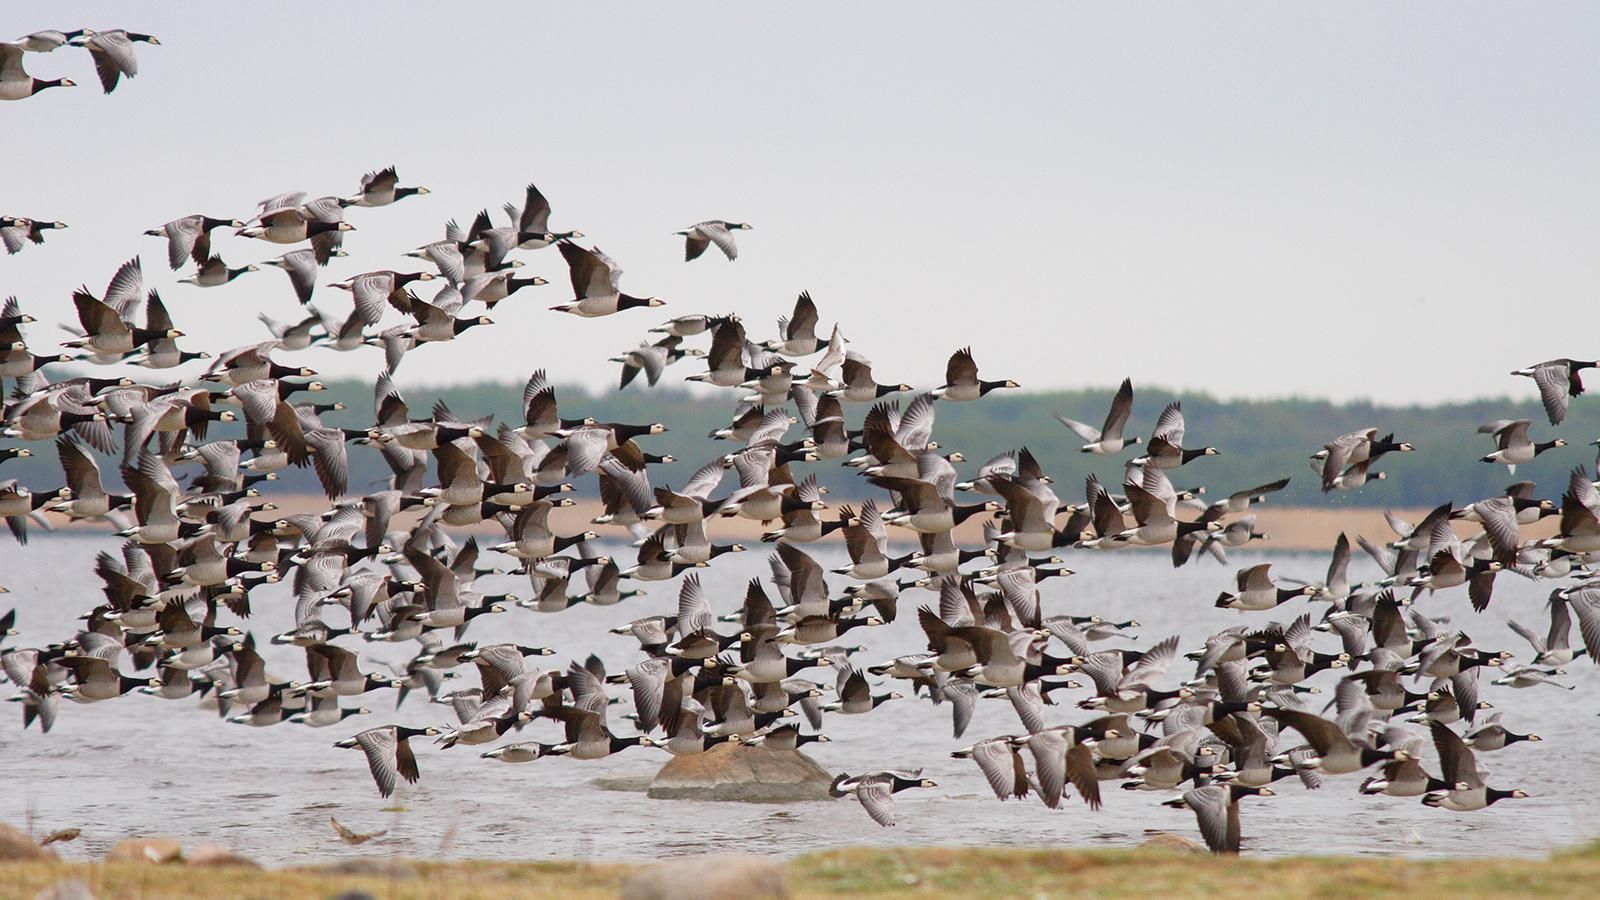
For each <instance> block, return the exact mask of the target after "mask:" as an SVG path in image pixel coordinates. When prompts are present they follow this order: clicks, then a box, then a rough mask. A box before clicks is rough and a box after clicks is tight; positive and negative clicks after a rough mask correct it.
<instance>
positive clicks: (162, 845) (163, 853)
mask: <svg viewBox="0 0 1600 900" xmlns="http://www.w3.org/2000/svg"><path fill="white" fill-rule="evenodd" d="M182 859H183V844H181V843H179V842H178V841H177V840H176V839H175V838H166V837H152V838H124V839H123V840H120V841H118V842H117V845H116V846H115V847H112V848H111V850H110V852H108V853H106V862H108V863H135V862H136V863H154V864H156V865H164V864H166V863H171V862H180V861H182Z"/></svg>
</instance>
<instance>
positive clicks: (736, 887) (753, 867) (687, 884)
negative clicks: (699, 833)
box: [622, 760, 815, 900]
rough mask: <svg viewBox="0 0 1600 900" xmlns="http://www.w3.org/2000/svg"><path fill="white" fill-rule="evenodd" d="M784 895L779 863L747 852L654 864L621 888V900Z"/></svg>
mask: <svg viewBox="0 0 1600 900" xmlns="http://www.w3.org/2000/svg"><path fill="white" fill-rule="evenodd" d="M808 761H809V760H808ZM813 765H815V763H813ZM788 896H789V886H788V885H787V884H786V883H785V882H784V879H783V864H782V863H779V862H778V861H777V860H773V859H768V858H766V857H764V856H752V855H750V854H747V853H709V854H706V855H705V856H687V857H684V858H683V859H673V860H668V861H666V862H659V863H654V864H652V865H648V866H645V867H644V868H642V869H640V870H639V871H637V872H636V873H634V875H633V877H631V878H629V879H628V883H627V884H626V885H624V886H623V888H622V900H746V898H749V900H765V898H784V897H788Z"/></svg>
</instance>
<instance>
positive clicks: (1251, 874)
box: [0, 843, 1600, 898]
mask: <svg viewBox="0 0 1600 900" xmlns="http://www.w3.org/2000/svg"><path fill="white" fill-rule="evenodd" d="M401 865H402V866H409V864H401ZM632 870H633V867H631V866H627V865H583V864H578V863H562V862H546V863H499V862H460V863H443V864H427V863H421V864H416V865H414V866H409V871H405V872H404V873H403V874H401V875H398V876H395V877H385V876H383V875H336V874H330V873H328V872H324V871H318V870H316V869H310V868H289V869H277V870H266V871H261V870H253V869H239V868H204V869H195V868H186V867H183V866H164V867H154V866H143V865H132V864H125V865H115V866H110V865H104V864H99V863H48V864H46V863H27V864H9V865H0V897H3V898H9V897H32V896H34V895H35V894H37V893H38V892H39V891H41V890H43V889H45V888H47V887H49V886H51V885H54V884H57V883H60V882H62V881H67V880H78V881H82V882H83V883H84V884H86V885H87V886H88V887H89V888H90V890H91V891H93V892H94V894H95V895H96V896H97V897H103V898H111V897H129V898H145V897H162V898H167V897H172V898H210V897H273V898H293V897H329V896H332V895H334V894H336V893H339V892H341V891H351V890H360V891H365V892H368V893H370V894H371V895H372V896H374V897H393V898H511V897H530V896H538V897H563V898H565V897H572V898H591V897H595V898H598V897H615V896H617V894H618V893H619V891H620V890H621V887H622V885H623V883H624V882H625V881H626V880H627V876H628V875H629V873H630V872H631V871H632ZM788 877H789V885H790V888H791V889H792V891H793V892H794V894H795V896H797V897H902V896H914V897H970V896H985V897H1064V896H1068V895H1082V894H1088V895H1092V896H1103V897H1124V896H1130V897H1131V896H1173V897H1192V896H1206V895H1209V896H1218V895H1226V894H1228V893H1236V894H1242V893H1244V892H1250V893H1258V892H1261V891H1262V890H1263V888H1267V889H1269V890H1270V891H1271V893H1273V894H1276V895H1280V896H1304V897H1349V896H1367V897H1374V896H1376V897H1381V896H1401V895H1407V896H1413V897H1414V896H1455V897H1467V896H1490V895H1498V896H1519V897H1524V896H1544V897H1576V896H1592V894H1591V893H1590V892H1589V891H1588V890H1587V887H1588V886H1590V885H1593V884H1594V883H1596V880H1597V879H1600V843H1596V844H1591V845H1589V846H1587V847H1584V848H1580V849H1577V850H1573V851H1568V852H1563V853H1558V854H1556V855H1555V856H1553V857H1551V858H1550V859H1547V860H1503V859H1483V860H1437V861H1413V860H1404V859H1364V858H1363V859H1358V858H1344V857H1302V858H1288V859H1272V860H1265V859H1251V858H1248V857H1247V858H1244V859H1221V858H1215V857H1211V856H1206V855H1197V854H1185V853H1176V852H1170V851H1157V850H1100V851H1094V850H1044V849H1039V850H999V849H955V848H938V847H932V848H921V849H904V850H901V849H895V850H889V849H870V848H863V849H848V850H831V851H826V852H822V853H813V854H808V855H805V856H801V857H799V858H797V859H795V860H793V861H791V862H790V863H789V865H788Z"/></svg>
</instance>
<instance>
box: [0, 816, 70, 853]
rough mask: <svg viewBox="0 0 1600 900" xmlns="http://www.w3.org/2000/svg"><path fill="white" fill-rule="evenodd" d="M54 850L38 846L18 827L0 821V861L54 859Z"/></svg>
mask: <svg viewBox="0 0 1600 900" xmlns="http://www.w3.org/2000/svg"><path fill="white" fill-rule="evenodd" d="M55 858H56V853H55V851H54V850H46V849H45V848H43V847H41V846H39V845H38V844H37V843H36V842H35V841H34V839H33V838H31V837H28V833H27V832H25V831H23V830H22V829H20V828H16V827H14V826H11V825H6V824H3V823H0V862H27V861H28V860H36V859H55Z"/></svg>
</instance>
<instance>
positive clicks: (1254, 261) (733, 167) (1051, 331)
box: [0, 0, 1600, 403]
mask: <svg viewBox="0 0 1600 900" xmlns="http://www.w3.org/2000/svg"><path fill="white" fill-rule="evenodd" d="M8 12H9V14H8V16H7V17H6V27H7V28H9V29H10V30H12V31H14V32H16V34H15V35H5V36H4V37H6V38H9V37H14V36H21V35H22V34H24V33H26V32H29V31H32V30H35V29H37V28H45V27H54V28H76V27H80V26H89V27H92V28H101V29H105V28H114V27H124V28H127V29H129V30H133V31H144V32H149V33H153V34H155V35H157V36H158V37H159V38H160V39H161V41H162V44H161V46H158V47H150V46H146V45H143V44H140V45H137V46H138V55H139V62H140V75H139V77H138V78H137V79H136V80H133V81H131V82H127V81H125V82H124V83H123V85H122V86H121V87H119V88H118V89H117V91H116V93H114V94H112V95H110V96H102V95H101V93H100V90H99V87H98V85H97V83H96V79H95V77H94V73H93V67H92V65H91V63H90V61H89V59H88V55H87V53H85V52H83V51H81V50H75V49H71V48H66V49H62V50H58V51H56V52H55V53H53V54H49V55H29V56H28V57H27V60H26V62H27V65H28V67H29V69H30V71H31V72H32V73H33V74H35V75H36V76H38V77H41V78H51V77H59V76H63V75H64V76H69V77H71V78H73V79H75V80H76V81H77V82H78V83H79V85H80V86H79V87H77V88H69V89H64V90H51V91H47V92H45V93H43V94H41V95H40V96H37V97H34V98H31V99H29V100H25V101H22V102H16V103H7V104H4V105H3V107H0V121H3V122H4V124H5V128H4V133H5V135H6V140H5V151H4V157H3V158H4V160H5V162H4V166H3V170H4V176H3V185H4V190H3V191H0V213H8V214H17V215H27V216H32V217H35V218H41V219H60V220H63V221H66V222H68V223H69V224H70V226H71V228H70V230H68V231H66V232H63V233H58V234H52V235H51V236H50V240H49V243H48V244H46V245H45V246H44V247H30V248H29V249H27V250H26V251H24V252H23V253H22V254H20V255H18V256H14V257H5V258H0V294H10V293H15V294H18V295H20V296H21V297H22V299H23V300H24V302H25V304H26V307H27V309H29V311H31V312H33V313H34V314H35V315H38V316H39V318H40V319H41V320H44V321H47V322H48V321H54V320H57V319H64V318H67V317H70V310H71V304H70V300H69V294H70V291H71V290H72V289H73V288H74V287H76V286H77V285H79V284H80V283H84V282H86V283H88V285H89V286H90V287H91V289H93V290H94V291H95V292H96V293H97V294H98V293H99V292H100V291H101V290H103V289H104V287H105V283H106V281H107V280H108V279H109V277H110V275H111V274H112V272H113V270H114V269H115V267H116V265H117V264H118V263H119V262H120V261H122V260H123V259H126V258H128V257H129V256H132V255H133V254H135V253H142V254H143V256H144V261H145V267H144V268H145V274H146V278H147V281H148V283H149V284H150V285H151V286H154V287H158V288H159V289H160V290H161V293H162V296H163V298H164V299H165V300H166V301H167V303H168V305H169V307H170V308H171V310H172V312H173V315H174V317H175V318H176V319H177V320H178V325H179V327H180V328H183V329H184V330H186V331H187V332H188V333H189V334H190V335H192V336H191V337H190V338H188V339H187V340H186V341H184V342H183V343H185V344H186V345H188V346H189V347H191V348H195V347H199V348H208V349H212V350H216V349H219V348H225V347H229V346H234V345H238V344H243V343H248V342H253V341H255V340H257V339H260V337H262V336H264V332H262V331H261V330H260V326H259V325H258V324H257V323H256V322H255V320H254V319H255V314H256V313H257V312H262V311H264V312H267V313H268V314H270V315H273V316H275V317H277V318H280V319H281V318H289V317H292V316H293V315H294V314H295V312H296V310H297V306H296V303H295V300H294V297H293V294H292V292H291V291H290V289H289V286H288V281H287V279H286V278H285V277H284V275H283V274H282V273H281V272H278V271H276V270H271V269H267V270H264V271H262V272H260V273H257V274H252V275H246V276H244V277H243V278H241V279H240V280H238V281H236V282H234V283H233V284H230V285H227V286H224V287H221V288H216V289H211V290H202V289H199V288H195V287H192V286H189V285H180V284H176V283H175V282H176V280H177V278H179V277H181V276H182V275H184V274H188V273H187V272H183V273H170V272H168V271H167V269H166V266H165V258H164V249H163V247H162V244H161V242H160V241H157V240H155V239H153V238H146V237H143V236H141V233H142V232H143V231H144V230H145V229H147V228H151V227H154V226H157V225H160V224H161V223H163V222H166V221H167V220H169V219H172V218H175V217H177V216H180V215H185V214H189V213H195V212H205V213H207V214H211V215H217V216H238V217H240V218H247V217H248V216H249V215H250V214H251V212H252V211H253V207H254V204H255V202H256V201H258V200H260V199H262V198H264V197H267V196H269V195H272V194H275V193H278V192H281V191H289V190H305V191H309V192H311V193H312V195H313V196H316V195H320V194H328V193H337V194H342V195H347V194H350V193H352V192H353V191H354V189H355V187H356V184H357V180H358V178H359V176H360V175H361V173H363V172H364V171H367V170H369V169H373V168H378V167H382V166H384V165H387V164H390V163H393V164H396V165H398V166H399V169H400V173H401V176H402V179H403V181H402V183H406V184H419V183H420V184H423V185H426V186H428V187H429V188H431V189H432V191H433V193H432V194H431V195H429V196H425V197H420V198H412V199H408V200H405V201H402V202H401V203H399V204H398V205H395V206H391V207H388V208H384V209H376V210H367V209H353V210H350V211H349V213H348V219H349V221H351V222H352V223H353V224H354V225H355V226H356V227H357V228H358V229H359V230H358V231H356V232H355V233H353V234H350V235H348V236H347V241H346V248H347V249H348V250H349V251H350V252H351V254H352V256H351V257H350V258H349V259H344V260H337V261H335V264H334V265H333V266H332V267H330V268H329V269H328V270H326V273H325V276H324V278H323V279H322V281H323V282H324V283H327V282H331V281H335V280H338V279H341V278H343V277H346V276H348V275H351V274H354V273H357V272H363V271H368V270H372V269H385V268H398V269H407V268H414V267H416V266H417V265H418V261H411V260H406V259H404V258H403V257H401V256H399V254H400V253H401V252H403V251H405V250H409V249H411V248H413V247H415V246H416V245H418V244H420V243H422V242H424V241H427V240H433V239H436V238H438V237H440V236H442V226H443V223H444V221H445V220H446V219H448V218H451V217H455V218H456V219H457V220H458V221H460V222H462V223H463V224H466V223H467V222H468V221H470V219H471V217H472V215H473V213H474V212H475V211H476V210H478V209H480V208H483V207H488V208H489V209H490V210H491V211H492V212H493V213H494V214H495V216H496V218H497V219H501V221H500V222H497V224H503V219H502V218H501V214H500V213H499V211H498V207H499V206H500V204H501V203H502V202H504V201H506V200H516V199H519V198H520V195H521V190H522V187H523V185H524V184H526V183H527V182H528V181H530V180H532V181H535V182H536V183H538V184H539V186H540V187H541V188H542V189H543V190H544V192H545V194H546V195H547V196H548V197H549V198H550V200H551V203H552V205H553V207H554V210H555V212H554V216H553V218H552V227H553V228H556V229H561V230H566V229H571V228H576V229H579V230H581V231H583V232H585V233H586V234H587V235H588V238H587V240H586V241H585V243H595V244H598V245H599V246H600V247H601V248H602V249H604V250H605V251H606V252H607V253H609V254H611V255H612V256H614V257H615V258H616V259H617V260H619V261H620V262H621V264H622V265H623V266H624V268H625V269H626V270H627V274H626V275H625V277H624V281H623V285H624V289H625V290H628V291H629V292H630V293H635V294H643V295H652V294H653V295H658V296H661V297H662V298H664V299H666V300H667V301H668V305H667V306H666V307H665V308H663V309H659V310H634V311H630V312H627V313H624V314H621V315H618V316H615V317H612V318H609V319H602V320H596V321H586V320H578V319H575V318H572V317H567V316H561V315H559V314H556V313H552V312H548V311H547V310H546V307H548V306H550V305H552V304H555V303H560V302H563V301H566V300H568V299H570V297H571V294H570V290H569V287H568V283H567V280H566V271H565V266H564V265H563V263H562V261H561V259H560V256H559V255H558V254H557V253H556V252H555V251H554V250H544V251H538V252H532V253H528V252H524V253H521V254H520V256H521V258H522V259H524V261H525V262H526V263H527V268H526V269H524V270H523V271H524V273H530V274H541V275H544V276H545V277H547V278H549V279H550V281H551V285H550V286H548V287H543V288H537V289H530V290H524V291H523V292H522V293H520V294H518V295H516V296H514V297H513V298H511V299H510V300H508V301H507V302H505V303H503V304H502V305H501V306H500V307H499V308H498V309H497V310H496V311H495V314H494V315H495V318H496V320H497V321H498V322H499V323H500V324H498V325H497V326H496V327H495V328H492V329H479V330H475V331H472V332H469V333H468V334H467V335H466V336H465V337H464V338H462V339H461V340H459V341H457V342H456V343H455V344H453V345H442V346H433V347H428V348H425V349H423V350H422V351H419V352H417V353H416V354H415V355H414V356H413V357H409V358H408V359H407V361H406V363H405V365H404V366H403V367H402V369H401V373H400V374H401V377H400V379H399V380H400V381H401V383H402V384H411V385H419V384H423V383H426V382H429V381H446V380H447V381H452V382H455V381H471V380H478V379H488V378H521V377H525V376H526V374H527V372H528V371H530V370H531V369H533V368H535V367H540V366H543V367H548V368H550V369H551V370H552V371H553V372H554V373H556V377H557V379H558V380H562V381H567V380H573V381H583V382H586V383H589V384H591V385H595V386H597V387H598V386H601V385H608V384H612V383H613V380H614V378H615V366H614V364H610V363H606V362H604V360H605V358H606V357H607V356H610V355H612V354H614V353H616V352H618V351H621V350H623V349H625V348H627V347H629V346H632V345H634V344H636V343H637V340H638V338H639V337H640V336H641V335H642V334H643V332H644V330H645V329H646V328H647V327H649V326H652V325H655V324H657V323H658V322H659V321H660V320H662V319H664V318H666V316H667V315H668V314H670V315H679V314H685V313H690V312H724V311H737V312H739V313H741V314H742V315H743V316H744V318H745V320H746V323H747V325H748V326H750V328H751V332H752V336H767V335H766V334H765V333H766V332H768V331H770V330H771V329H772V328H773V325H772V320H773V319H774V318H775V317H776V316H777V315H779V314H780V313H782V312H785V311H786V310H787V309H788V307H789V306H790V305H791V304H792V303H793V300H794V296H795V294H796V293H798V292H799V291H800V290H802V289H806V290H810V292H811V294H812V296H813V297H814V298H815V299H816V301H817V303H818V305H819V307H820V308H821V312H822V317H823V322H824V325H825V326H826V325H828V324H830V323H832V322H833V321H834V320H835V319H839V320H842V322H843V324H844V329H845V331H846V333H847V334H848V335H849V336H850V337H851V338H852V340H853V341H854V345H853V346H854V348H856V349H858V350H860V351H862V352H864V353H865V354H867V355H868V356H869V357H871V358H872V359H873V360H874V362H875V363H876V364H877V368H878V371H879V374H880V375H881V376H882V377H883V378H884V379H886V380H905V381H909V382H913V383H915V384H917V385H919V386H932V385H936V384H938V383H939V382H940V381H941V380H942V374H943V365H944V360H945V359H946V357H947V356H948V355H949V353H950V351H952V350H953V349H955V348H956V347H958V346H961V345H964V344H969V343H970V344H971V345H972V347H973V350H974V353H975V354H976V356H977V359H978V361H979V363H980V365H981V366H982V369H983V371H984V374H985V375H986V376H989V377H997V378H1002V377H1009V378H1015V379H1017V380H1019V381H1021V382H1022V383H1023V384H1024V386H1025V387H1029V388H1050V387H1078V386H1087V385H1112V384H1114V383H1115V382H1116V381H1117V380H1119V379H1120V378H1121V377H1122V376H1124V375H1130V376H1132V377H1133V378H1134V380H1135V382H1136V383H1142V384H1160V385H1166V386H1171V387H1175V388H1187V389H1203V390H1208V391H1211V392H1213V393H1216V394H1220V395H1223V396H1250V397H1269V396H1282V395H1285V394H1291V393H1295V394H1301V395H1309V396H1322V397H1331V398H1335V399H1347V398H1355V397H1370V398H1373V399H1376V400H1379V401H1380V402H1391V403H1400V402H1427V401H1435V400H1443V399H1458V398H1466V397H1472V396H1480V395H1501V394H1506V393H1515V394H1519V395H1522V394H1526V395H1528V396H1532V385H1531V384H1530V383H1528V382H1526V381H1525V380H1521V379H1514V378H1511V377H1510V376H1509V375H1508V374H1507V372H1508V371H1509V370H1510V369H1512V368H1515V367H1517V366H1520V365H1524V364H1527V363H1530V362H1535V361H1538V360H1541V359H1545V358H1547V357H1551V356H1576V357H1582V356H1586V355H1600V341H1597V340H1596V339H1595V338H1594V337H1593V336H1592V335H1591V334H1589V332H1592V330H1593V326H1592V325H1591V321H1592V317H1591V316H1590V315H1589V311H1590V310H1591V309H1593V307H1594V302H1595V299H1596V286H1597V281H1600V253H1597V252H1596V250H1597V247H1596V238H1597V229H1600V216H1597V214H1596V210H1600V179H1597V175H1596V173H1597V171H1600V169H1597V166H1596V161H1597V160H1600V117H1597V116H1596V110H1597V109H1600V54H1596V53H1595V49H1594V48H1595V44H1596V38H1597V37H1600V28H1597V25H1600V8H1596V7H1595V6H1593V5H1592V4H1583V3H1571V4H1563V3H1540V4H1488V3H1459V2H1450V3H1406V4H1393V3H1339V4H1284V3H1278V2H1267V3H1232V4H1218V3H1189V4H1176V3H1162V4H1149V5H1147V4H1137V3H1117V4H1106V3H1061V2H1047V3H1036V4H1022V3H1009V4H973V3H936V2H925V0H924V2H915V3H877V2H875V3H825V2H812V3H806V4H782V5H779V4H751V3H726V4H690V3H681V4H679V3H674V4H620V3H598V2H590V3H562V4H555V3H537V4H536V3H505V4H499V3H489V2H478V3H471V4H453V3H437V2H430V3H404V4H402V3H383V4H378V3H325V4H314V5H313V4H294V5H288V4H264V3H263V4H231V3H228V4H224V3H215V2H196V3H178V2H162V3H131V2H130V3H116V4H90V3H73V2H52V3H49V4H29V5H27V7H26V8H22V7H18V8H14V9H11V10H9V11H8ZM712 217H718V218H728V219H733V220H739V221H746V222H750V223H753V224H754V226H755V230H753V231H750V232H745V233H742V234H741V235H740V237H739V240H740V247H741V251H742V253H741V256H740V258H739V260H738V261H737V262H736V263H731V264H730V263H728V262H727V261H726V260H724V259H722V258H721V257H720V256H719V255H717V254H716V253H715V251H714V250H713V251H712V252H711V253H708V254H707V255H706V256H705V257H702V258H701V259H699V260H697V261H695V262H693V263H688V264H685V263H684V262H683V261H682V255H681V254H682V245H681V239H679V238H675V237H673V236H672V232H673V231H674V230H677V229H680V228H683V227H685V226H687V225H689V224H691V223H693V222H695V221H698V220H700V219H705V218H712ZM219 234H222V232H219ZM217 249H218V250H219V251H220V252H221V254H222V255H223V256H224V257H225V258H226V259H227V260H228V262H229V263H230V264H232V265H242V264H244V263H247V262H259V261H260V260H262V259H266V258H270V257H273V256H276V255H278V254H279V253H281V252H283V251H284V250H285V249H288V248H283V247H279V246H277V245H272V244H267V243H264V242H259V241H249V240H245V239H242V238H234V237H231V236H228V237H221V238H219V239H218V241H217ZM420 287H421V288H422V290H421V291H420V293H421V295H422V296H423V297H425V298H426V297H429V296H431V294H432V289H433V286H432V285H421V286H420ZM321 293H322V302H323V303H325V304H326V305H328V306H329V307H330V308H334V309H337V310H339V311H340V312H341V314H342V313H343V312H344V311H345V310H347V309H348V304H349V299H348V296H347V295H343V294H340V293H338V292H333V291H323V292H321ZM391 315H393V314H391ZM57 336H58V333H57V332H55V331H54V329H53V328H50V327H42V326H35V328H34V331H33V333H32V341H31V342H32V343H33V344H35V345H39V346H36V347H35V349H36V351H42V348H43V346H45V345H48V343H49V342H50V341H52V340H54V339H55V338H56V337H57ZM702 340H703V339H702ZM298 359H299V360H301V361H303V362H304V364H307V365H311V366H314V367H315V368H317V369H319V370H320V371H322V372H324V373H327V374H331V375H343V374H359V375H362V376H364V377H369V378H370V377H371V376H372V375H373V374H374V373H375V371H376V369H377V367H378V365H379V359H380V357H379V355H378V351H376V350H367V351H364V352H358V353H354V354H346V355H342V356H341V355H334V354H331V353H326V352H321V351H311V352H307V353H305V354H301V355H299V357H298ZM686 374H689V367H688V365H683V366H680V367H678V368H677V369H674V370H671V374H670V375H669V379H670V380H672V381H677V380H679V379H681V378H682V377H683V376H684V375H686Z"/></svg>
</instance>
